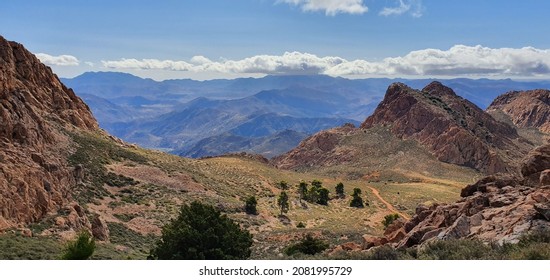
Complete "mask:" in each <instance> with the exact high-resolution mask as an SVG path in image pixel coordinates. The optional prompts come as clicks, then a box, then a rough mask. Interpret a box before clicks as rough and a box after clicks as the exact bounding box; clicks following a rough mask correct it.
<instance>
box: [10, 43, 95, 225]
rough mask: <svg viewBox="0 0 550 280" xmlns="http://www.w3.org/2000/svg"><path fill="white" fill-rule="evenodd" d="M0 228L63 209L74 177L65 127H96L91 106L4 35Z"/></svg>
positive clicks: (37, 218)
mask: <svg viewBox="0 0 550 280" xmlns="http://www.w3.org/2000/svg"><path fill="white" fill-rule="evenodd" d="M0 120H1V121H0V230H2V229H5V228H8V227H11V226H14V225H17V224H21V223H23V224H24V223H29V222H33V221H37V220H39V219H40V218H41V217H43V216H44V215H45V214H46V213H48V212H50V211H56V210H59V209H60V208H61V207H62V206H63V205H64V204H65V203H66V202H67V201H68V200H69V193H68V190H69V189H68V188H69V187H70V186H72V185H74V183H75V178H74V172H73V170H72V169H71V168H70V167H68V165H67V163H66V160H65V159H66V157H67V154H68V153H69V146H70V140H69V138H68V137H67V136H66V134H65V133H64V132H63V131H71V130H74V129H79V130H95V129H97V128H98V125H97V122H96V121H95V119H94V117H93V116H92V114H91V112H90V110H89V108H88V106H87V105H86V104H84V102H82V100H81V99H80V98H78V97H77V96H76V95H75V94H74V92H73V91H72V90H70V89H68V88H66V87H65V86H64V85H63V84H62V83H61V82H60V81H59V79H58V78H57V76H56V75H54V74H53V73H52V71H51V69H50V68H49V67H47V66H45V65H43V64H42V63H41V62H40V61H39V60H38V59H37V58H36V57H35V56H34V55H33V54H32V53H30V52H29V51H27V50H26V49H25V48H24V47H23V46H22V45H21V44H18V43H15V42H9V41H6V40H5V39H4V38H2V37H0Z"/></svg>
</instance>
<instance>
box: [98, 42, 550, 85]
mask: <svg viewBox="0 0 550 280" xmlns="http://www.w3.org/2000/svg"><path fill="white" fill-rule="evenodd" d="M102 64H103V66H104V67H106V68H111V69H140V70H148V69H149V70H151V69H154V70H170V71H191V72H219V73H233V74H326V75H331V76H359V75H360V76H369V75H371V76H427V75H428V76H484V77H485V76H493V77H503V76H505V77H537V76H545V75H546V76H548V75H549V74H550V50H548V49H547V50H542V49H536V48H533V47H525V48H520V49H514V48H498V49H493V48H488V47H483V46H479V45H478V46H465V45H455V46H453V47H451V48H450V49H448V50H439V49H423V50H418V51H412V52H410V53H408V54H406V55H405V56H398V57H388V58H385V59H383V60H381V61H367V60H346V59H344V58H341V57H336V56H325V57H319V56H316V55H314V54H309V53H302V52H286V53H284V54H283V55H280V56H276V55H257V56H252V57H248V58H244V59H241V60H221V61H212V60H210V59H208V58H206V57H204V56H195V57H193V58H191V60H189V62H186V61H172V60H157V59H141V60H138V59H121V60H114V61H112V60H109V61H102Z"/></svg>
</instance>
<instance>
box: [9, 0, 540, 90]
mask: <svg viewBox="0 0 550 280" xmlns="http://www.w3.org/2000/svg"><path fill="white" fill-rule="evenodd" d="M548 11H550V1H544V0H529V1H519V0H518V1H501V0H460V1H459V0H448V1H441V0H200V1H190V0H177V1H162V0H132V1H130V0H117V1H112V0H95V1H84V0H71V1H69V0H50V1H42V0H41V1H38V0H35V1H31V0H29V1H27V0H4V1H2V5H1V7H0V36H3V37H4V38H6V39H8V40H11V41H17V42H20V43H22V44H24V45H25V46H26V47H27V48H28V49H29V50H30V51H31V52H33V53H34V54H36V55H37V57H38V58H39V59H40V60H41V61H42V62H44V63H45V64H47V65H49V66H50V67H52V69H53V70H54V72H56V73H57V74H58V75H59V76H61V77H74V76H77V75H79V74H81V73H83V72H87V71H117V72H127V73H132V74H135V75H138V76H141V77H149V78H153V79H155V80H164V79H175V78H192V79H199V80H204V79H214V78H236V77H260V76H264V75H269V74H275V75H286V74H325V75H331V76H341V77H346V78H365V77H404V78H428V77H472V78H512V79H548V78H550V36H548V35H549V34H550V24H548Z"/></svg>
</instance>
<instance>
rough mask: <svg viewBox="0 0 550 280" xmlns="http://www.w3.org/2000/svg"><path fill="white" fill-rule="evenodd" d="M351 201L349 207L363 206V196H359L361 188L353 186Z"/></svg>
mask: <svg viewBox="0 0 550 280" xmlns="http://www.w3.org/2000/svg"><path fill="white" fill-rule="evenodd" d="M352 197H353V198H352V199H351V202H350V204H349V206H351V207H357V208H363V207H365V205H364V204H363V198H361V189H359V188H355V189H353V195H352Z"/></svg>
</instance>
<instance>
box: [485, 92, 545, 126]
mask: <svg viewBox="0 0 550 280" xmlns="http://www.w3.org/2000/svg"><path fill="white" fill-rule="evenodd" d="M487 111H488V112H492V111H501V112H503V113H504V114H506V115H507V116H508V117H509V118H510V120H511V121H512V122H513V123H514V124H515V125H516V126H518V127H524V128H528V127H532V128H537V129H539V130H540V131H542V132H544V133H550V91H549V90H543V89H537V90H528V91H511V92H508V93H505V94H503V95H501V96H499V97H497V98H496V99H495V100H494V101H493V103H491V105H490V106H489V108H487Z"/></svg>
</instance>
